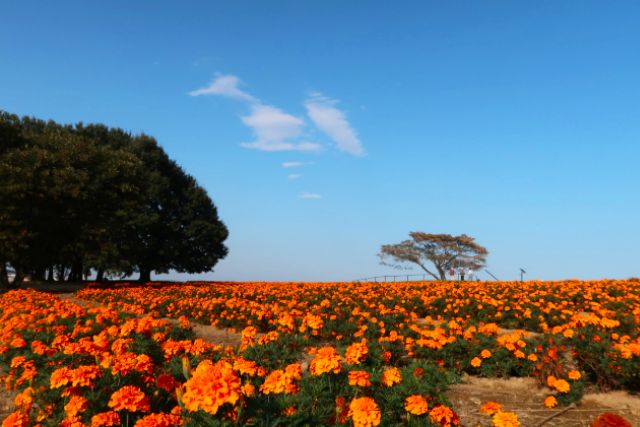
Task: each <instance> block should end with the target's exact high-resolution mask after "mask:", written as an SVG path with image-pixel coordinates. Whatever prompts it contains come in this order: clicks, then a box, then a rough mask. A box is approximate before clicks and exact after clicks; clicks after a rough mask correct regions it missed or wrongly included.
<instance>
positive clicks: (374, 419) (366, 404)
mask: <svg viewBox="0 0 640 427" xmlns="http://www.w3.org/2000/svg"><path fill="white" fill-rule="evenodd" d="M349 416H350V417H351V420H352V421H353V425H354V427H372V426H377V425H380V408H378V405H377V404H376V402H375V400H373V399H372V398H370V397H360V398H357V399H353V400H352V401H351V403H350V404H349Z"/></svg>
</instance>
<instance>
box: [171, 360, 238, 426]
mask: <svg viewBox="0 0 640 427" xmlns="http://www.w3.org/2000/svg"><path fill="white" fill-rule="evenodd" d="M240 387H241V383H240V377H238V375H237V374H236V373H235V371H234V370H233V367H232V366H231V364H230V363H229V362H226V361H224V360H220V361H218V362H216V363H215V364H214V363H213V362H211V361H210V360H203V361H202V362H200V364H199V365H198V367H197V368H196V369H195V371H193V375H192V376H191V378H190V379H189V380H188V381H187V382H186V383H185V384H184V393H183V395H182V403H183V404H184V407H185V408H187V409H188V410H190V411H197V410H200V409H202V410H203V411H205V412H208V413H209V414H212V415H215V414H216V413H217V412H218V408H219V407H220V406H222V405H224V404H225V403H230V404H232V405H234V404H235V403H236V402H237V401H238V399H239V398H240V393H241V390H240Z"/></svg>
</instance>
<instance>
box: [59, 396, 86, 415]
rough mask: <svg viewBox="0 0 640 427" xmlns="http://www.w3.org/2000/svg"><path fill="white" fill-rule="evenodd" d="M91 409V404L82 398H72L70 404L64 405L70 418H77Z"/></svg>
mask: <svg viewBox="0 0 640 427" xmlns="http://www.w3.org/2000/svg"><path fill="white" fill-rule="evenodd" d="M88 407H89V402H88V401H87V399H85V398H84V397H82V396H71V399H69V402H67V404H66V405H64V411H65V412H66V414H67V416H68V417H75V416H76V415H78V414H79V413H81V412H84V411H86V410H87V408H88Z"/></svg>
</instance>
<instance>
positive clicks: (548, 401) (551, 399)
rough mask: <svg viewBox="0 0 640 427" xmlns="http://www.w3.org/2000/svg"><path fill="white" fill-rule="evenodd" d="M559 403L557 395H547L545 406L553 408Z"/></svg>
mask: <svg viewBox="0 0 640 427" xmlns="http://www.w3.org/2000/svg"><path fill="white" fill-rule="evenodd" d="M557 405H558V401H557V400H556V398H555V396H551V395H550V396H547V397H545V398H544V406H545V407H547V408H549V409H551V408H555V407H556V406H557Z"/></svg>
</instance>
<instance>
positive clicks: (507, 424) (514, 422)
mask: <svg viewBox="0 0 640 427" xmlns="http://www.w3.org/2000/svg"><path fill="white" fill-rule="evenodd" d="M491 423H492V424H493V425H494V426H495V427H520V420H519V419H518V416H517V415H516V414H514V413H513V412H498V413H497V414H495V415H494V416H493V418H491Z"/></svg>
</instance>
